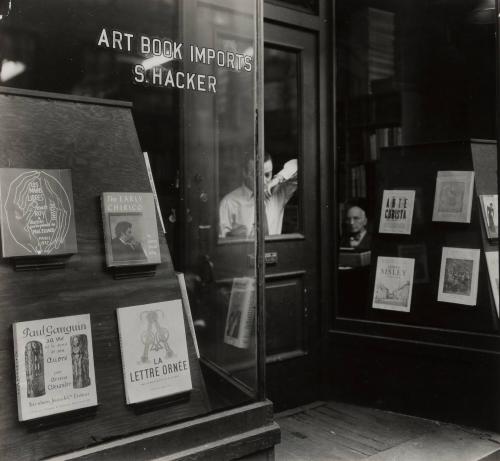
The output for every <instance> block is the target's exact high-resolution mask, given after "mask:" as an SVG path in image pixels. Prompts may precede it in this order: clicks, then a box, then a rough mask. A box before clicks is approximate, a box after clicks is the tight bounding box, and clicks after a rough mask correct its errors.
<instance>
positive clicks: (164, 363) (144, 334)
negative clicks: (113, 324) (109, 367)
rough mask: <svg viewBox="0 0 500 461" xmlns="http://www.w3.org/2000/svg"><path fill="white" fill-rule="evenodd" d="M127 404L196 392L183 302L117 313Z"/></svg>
mask: <svg viewBox="0 0 500 461" xmlns="http://www.w3.org/2000/svg"><path fill="white" fill-rule="evenodd" d="M116 313H117V317H118V330H119V334H120V347H121V355H122V365H123V376H124V381H125V397H126V401H127V404H132V403H139V402H144V401H147V400H152V399H157V398H161V397H167V396H170V395H175V394H179V393H183V392H187V391H190V390H191V389H192V384H191V371H190V368H189V357H188V348H187V340H186V330H185V328H184V317H183V313H182V302H181V300H180V299H176V300H174V301H162V302H158V303H151V304H143V305H137V306H130V307H121V308H118V309H117V310H116Z"/></svg>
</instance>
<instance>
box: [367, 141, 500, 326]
mask: <svg viewBox="0 0 500 461" xmlns="http://www.w3.org/2000/svg"><path fill="white" fill-rule="evenodd" d="M377 178H378V182H377V184H378V187H377V208H376V210H375V222H374V229H379V227H380V219H381V216H382V215H383V212H384V207H386V206H387V203H385V202H384V200H383V199H384V197H387V196H388V192H387V191H391V190H394V191H398V193H399V194H401V192H400V191H414V195H415V199H414V204H412V207H413V209H412V210H411V211H412V215H413V222H412V226H411V232H410V233H408V234H404V233H399V234H398V233H383V232H376V231H375V232H374V235H373V239H372V242H373V243H372V266H371V270H370V282H369V289H368V292H369V293H368V294H369V295H370V294H371V296H373V290H378V291H380V290H382V289H384V286H382V285H381V284H380V283H378V280H379V279H381V277H378V278H377V274H376V268H377V262H379V263H380V261H381V260H382V261H383V260H384V259H383V258H386V259H387V258H397V259H396V261H402V260H403V259H402V258H411V259H413V260H414V271H413V277H412V280H413V281H412V283H410V284H409V285H408V286H409V287H410V288H411V290H410V291H409V293H410V299H409V300H406V301H407V302H408V303H409V305H408V308H405V309H401V311H400V312H397V311H395V310H394V309H380V308H377V309H375V308H373V307H372V303H370V300H369V299H367V302H366V309H365V312H364V316H365V318H367V319H372V320H377V321H387V322H391V323H402V324H406V325H418V326H424V327H435V328H442V329H449V330H463V331H470V332H485V333H486V332H494V331H496V330H497V329H498V315H497V309H496V307H495V302H494V297H493V291H492V287H491V285H490V277H489V273H488V268H487V264H486V256H485V252H486V251H495V250H496V251H498V240H494V239H491V238H490V239H489V238H488V233H487V229H486V228H485V223H487V221H486V220H485V219H484V218H483V212H482V209H481V206H482V205H481V200H480V196H481V195H490V196H491V195H494V194H497V193H498V192H497V146H496V143H495V142H493V141H481V140H471V141H462V142H459V141H457V142H442V143H430V144H425V145H415V146H402V147H392V148H386V149H382V150H381V154H380V162H379V165H378V169H377ZM412 194H413V192H412ZM386 201H387V198H386ZM438 201H440V202H438ZM398 203H399V202H398ZM461 255H462V256H461ZM463 255H465V256H463ZM467 255H473V256H474V257H472V256H467ZM378 265H380V264H378ZM399 266H401V264H399ZM397 270H399V269H398V265H397V264H395V265H393V266H391V267H390V268H388V269H387V271H392V272H394V271H397ZM383 275H384V277H388V276H389V275H391V276H394V274H393V273H391V274H389V273H384V274H383ZM396 275H398V274H396ZM403 275H404V274H403ZM403 275H401V274H399V277H400V279H401V280H405V279H404V276H403ZM370 290H371V291H370ZM400 294H404V295H405V296H408V289H406V290H403V289H400V290H399V291H398V292H395V291H392V292H387V293H385V294H384V295H385V297H386V298H391V299H392V298H394V297H398V296H399V295H400ZM401 296H402V295H401ZM405 299H406V298H405ZM393 302H395V301H394V300H393ZM376 307H380V306H379V305H377V306H376Z"/></svg>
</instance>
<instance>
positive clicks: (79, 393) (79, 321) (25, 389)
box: [12, 314, 97, 421]
mask: <svg viewBox="0 0 500 461" xmlns="http://www.w3.org/2000/svg"><path fill="white" fill-rule="evenodd" d="M12 329H13V336H14V358H15V362H16V382H17V407H18V414H19V421H26V420H29V419H34V418H40V417H42V416H48V415H53V414H56V413H62V412H65V411H71V410H76V409H79V408H85V407H90V406H94V405H97V393H96V383H95V372H94V355H93V350H92V332H91V325H90V315H89V314H84V315H72V316H68V317H56V318H51V319H42V320H32V321H28V322H18V323H14V324H13V325H12Z"/></svg>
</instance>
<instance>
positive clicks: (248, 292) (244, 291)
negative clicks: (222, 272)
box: [224, 277, 255, 349]
mask: <svg viewBox="0 0 500 461" xmlns="http://www.w3.org/2000/svg"><path fill="white" fill-rule="evenodd" d="M254 318H255V279H254V278H253V277H235V278H234V279H233V286H232V288H231V296H230V298H229V307H228V310H227V316H226V325H225V328H224V342H225V343H226V344H230V345H231V346H234V347H238V348H240V349H246V348H248V347H249V346H250V341H251V338H252V335H254Z"/></svg>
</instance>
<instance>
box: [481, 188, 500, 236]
mask: <svg viewBox="0 0 500 461" xmlns="http://www.w3.org/2000/svg"><path fill="white" fill-rule="evenodd" d="M479 197H480V199H481V209H482V210H483V218H484V226H485V228H486V232H487V234H488V238H489V239H497V238H498V195H480V196H479Z"/></svg>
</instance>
